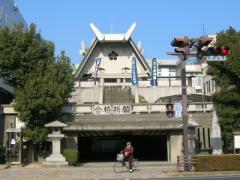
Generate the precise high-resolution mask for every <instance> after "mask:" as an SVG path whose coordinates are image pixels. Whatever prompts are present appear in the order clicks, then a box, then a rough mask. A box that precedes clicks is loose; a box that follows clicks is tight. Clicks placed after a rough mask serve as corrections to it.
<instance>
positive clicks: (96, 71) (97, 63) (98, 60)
mask: <svg viewBox="0 0 240 180" xmlns="http://www.w3.org/2000/svg"><path fill="white" fill-rule="evenodd" d="M101 60H102V58H96V66H95V84H96V81H97V74H98V70H99V67H100V64H101Z"/></svg>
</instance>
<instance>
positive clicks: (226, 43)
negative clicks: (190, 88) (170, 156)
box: [208, 27, 240, 152]
mask: <svg viewBox="0 0 240 180" xmlns="http://www.w3.org/2000/svg"><path fill="white" fill-rule="evenodd" d="M216 45H217V46H222V47H229V48H230V54H229V55H228V56H227V61H226V62H224V63H218V62H211V63H209V69H208V74H210V75H212V76H213V78H214V79H215V80H216V82H217V84H218V85H219V86H220V90H219V91H217V92H216V93H215V94H214V96H213V101H214V103H215V105H216V109H217V113H218V116H219V123H220V126H221V130H222V137H223V141H224V151H225V152H232V150H233V131H234V130H240V32H238V31H236V30H235V29H234V28H232V27H230V28H229V29H228V30H226V31H221V32H220V33H218V34H217V42H216Z"/></svg>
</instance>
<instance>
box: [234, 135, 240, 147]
mask: <svg viewBox="0 0 240 180" xmlns="http://www.w3.org/2000/svg"><path fill="white" fill-rule="evenodd" d="M234 149H240V135H234Z"/></svg>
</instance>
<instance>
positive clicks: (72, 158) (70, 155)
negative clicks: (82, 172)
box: [63, 149, 79, 166]
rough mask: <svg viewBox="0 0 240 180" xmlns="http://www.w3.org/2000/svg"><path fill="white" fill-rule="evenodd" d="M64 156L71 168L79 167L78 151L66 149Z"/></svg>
mask: <svg viewBox="0 0 240 180" xmlns="http://www.w3.org/2000/svg"><path fill="white" fill-rule="evenodd" d="M63 155H64V157H65V158H66V160H67V161H68V165H69V166H75V165H77V162H78V156H79V153H78V151H77V150H75V149H64V150H63Z"/></svg>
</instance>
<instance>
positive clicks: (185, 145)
mask: <svg viewBox="0 0 240 180" xmlns="http://www.w3.org/2000/svg"><path fill="white" fill-rule="evenodd" d="M180 58H181V83H182V116H183V154H184V170H189V160H188V157H189V151H188V115H187V85H186V68H185V61H186V60H187V55H186V54H184V53H182V55H181V56H180Z"/></svg>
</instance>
